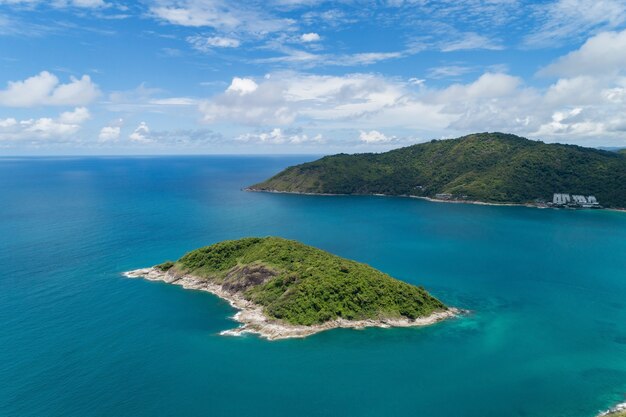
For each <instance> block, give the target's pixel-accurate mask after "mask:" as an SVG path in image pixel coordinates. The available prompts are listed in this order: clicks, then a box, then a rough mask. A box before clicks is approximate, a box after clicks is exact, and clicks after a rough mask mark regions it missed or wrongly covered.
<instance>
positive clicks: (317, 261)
mask: <svg viewBox="0 0 626 417" xmlns="http://www.w3.org/2000/svg"><path fill="white" fill-rule="evenodd" d="M170 268H171V269H172V270H173V271H176V272H177V273H184V274H191V275H193V276H196V277H201V278H204V279H207V280H210V281H211V282H213V283H216V284H219V285H221V286H222V288H223V289H225V290H227V291H230V292H238V293H241V294H243V296H244V297H245V298H246V299H247V300H249V301H252V302H254V303H256V304H259V305H262V306H263V307H264V308H265V312H266V313H267V315H268V316H270V317H272V318H275V319H280V320H283V321H285V322H287V323H290V324H300V325H311V324H319V323H323V322H325V321H328V320H333V319H336V318H339V317H341V318H345V319H348V320H363V319H378V318H381V317H407V318H411V319H414V318H417V317H420V316H426V315H428V314H430V313H432V312H433V311H435V310H437V309H443V308H445V307H444V305H443V304H442V303H441V302H440V301H438V300H436V299H435V298H433V297H432V296H430V295H429V294H428V293H427V292H426V291H424V290H423V289H421V288H418V287H415V286H412V285H409V284H407V283H404V282H402V281H398V280H396V279H394V278H392V277H390V276H389V275H386V274H384V273H382V272H380V271H378V270H376V269H374V268H372V267H370V266H368V265H365V264H362V263H358V262H355V261H351V260H348V259H343V258H340V257H338V256H335V255H331V254H330V253H328V252H324V251H322V250H320V249H316V248H313V247H311V246H307V245H304V244H302V243H299V242H295V241H291V240H286V239H281V238H277V237H267V238H245V239H240V240H232V241H225V242H221V243H217V244H215V245H212V246H207V247H205V248H201V249H197V250H195V251H193V252H190V253H188V254H187V255H185V256H183V257H182V258H180V259H179V260H178V261H177V262H175V263H173V264H165V265H163V267H162V269H170Z"/></svg>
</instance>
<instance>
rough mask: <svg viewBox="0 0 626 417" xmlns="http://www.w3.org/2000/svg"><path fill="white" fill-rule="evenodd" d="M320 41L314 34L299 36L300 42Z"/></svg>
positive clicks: (318, 36)
mask: <svg viewBox="0 0 626 417" xmlns="http://www.w3.org/2000/svg"><path fill="white" fill-rule="evenodd" d="M320 39H321V38H320V35H319V34H317V33H315V32H309V33H303V34H302V35H300V40H301V41H302V42H317V41H319V40H320Z"/></svg>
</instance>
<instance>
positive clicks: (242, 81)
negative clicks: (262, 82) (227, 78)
mask: <svg viewBox="0 0 626 417" xmlns="http://www.w3.org/2000/svg"><path fill="white" fill-rule="evenodd" d="M257 88H259V86H258V84H257V83H256V82H254V80H253V79H251V78H239V77H235V78H233V81H232V82H231V83H230V86H228V88H227V89H226V92H227V93H235V94H239V95H242V96H243V95H246V94H250V93H253V92H255V91H256V90H257Z"/></svg>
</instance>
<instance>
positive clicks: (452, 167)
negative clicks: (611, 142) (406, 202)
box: [249, 133, 626, 208]
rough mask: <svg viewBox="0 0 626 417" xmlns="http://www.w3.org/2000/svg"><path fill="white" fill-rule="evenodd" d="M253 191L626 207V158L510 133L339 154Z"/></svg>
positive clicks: (290, 170) (292, 169) (286, 172)
mask: <svg viewBox="0 0 626 417" xmlns="http://www.w3.org/2000/svg"><path fill="white" fill-rule="evenodd" d="M249 189H250V190H254V191H282V192H300V193H328V194H387V195H413V196H422V197H435V196H436V194H439V193H448V194H452V195H453V196H454V197H453V198H463V199H466V200H475V201H485V202H501V203H504V202H511V203H527V202H532V201H534V200H536V199H545V200H548V201H549V200H551V198H552V194H553V193H555V192H565V193H572V194H583V195H595V196H596V197H597V198H598V200H599V201H600V203H601V204H603V205H604V206H606V207H622V208H623V207H626V155H625V154H624V153H616V152H608V151H601V150H598V149H591V148H584V147H580V146H575V145H562V144H545V143H543V142H538V141H531V140H528V139H525V138H522V137H519V136H515V135H509V134H503V133H479V134H472V135H468V136H464V137H461V138H457V139H448V140H433V141H431V142H428V143H421V144H417V145H413V146H408V147H405V148H400V149H395V150H392V151H389V152H385V153H379V154H374V153H366V154H355V155H347V154H339V155H332V156H326V157H323V158H321V159H319V160H317V161H313V162H309V163H305V164H301V165H296V166H293V167H289V168H287V169H285V170H284V171H282V172H280V173H279V174H277V175H276V176H274V177H272V178H270V179H268V180H267V181H264V182H262V183H259V184H256V185H253V186H251V187H249Z"/></svg>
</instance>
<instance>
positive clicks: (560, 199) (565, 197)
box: [552, 193, 572, 206]
mask: <svg viewBox="0 0 626 417" xmlns="http://www.w3.org/2000/svg"><path fill="white" fill-rule="evenodd" d="M570 201H572V200H571V199H570V196H569V194H559V193H555V194H554V195H553V196H552V203H553V204H554V205H557V206H564V205H565V204H569V203H570Z"/></svg>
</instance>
